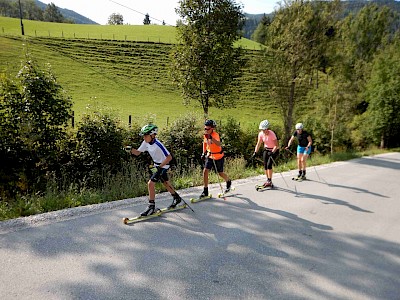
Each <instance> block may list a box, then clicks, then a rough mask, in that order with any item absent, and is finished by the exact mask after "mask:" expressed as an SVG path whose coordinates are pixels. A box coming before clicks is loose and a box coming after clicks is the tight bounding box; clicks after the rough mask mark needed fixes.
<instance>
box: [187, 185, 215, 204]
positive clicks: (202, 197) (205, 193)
mask: <svg viewBox="0 0 400 300" xmlns="http://www.w3.org/2000/svg"><path fill="white" fill-rule="evenodd" d="M210 198H212V195H211V194H209V193H208V188H204V190H203V192H202V193H201V195H200V197H199V198H191V199H190V202H192V203H196V202H200V201H203V200H207V199H210Z"/></svg>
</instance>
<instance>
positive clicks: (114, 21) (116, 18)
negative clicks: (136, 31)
mask: <svg viewBox="0 0 400 300" xmlns="http://www.w3.org/2000/svg"><path fill="white" fill-rule="evenodd" d="M107 24H108V25H123V24H124V17H123V16H122V15H121V14H118V13H112V14H111V15H110V16H109V17H108V22H107Z"/></svg>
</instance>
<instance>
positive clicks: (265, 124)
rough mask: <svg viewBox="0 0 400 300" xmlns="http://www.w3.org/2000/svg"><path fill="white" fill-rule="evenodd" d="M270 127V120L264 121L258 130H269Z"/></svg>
mask: <svg viewBox="0 0 400 300" xmlns="http://www.w3.org/2000/svg"><path fill="white" fill-rule="evenodd" d="M268 127H269V122H268V120H263V121H261V123H260V126H258V129H262V130H265V129H268Z"/></svg>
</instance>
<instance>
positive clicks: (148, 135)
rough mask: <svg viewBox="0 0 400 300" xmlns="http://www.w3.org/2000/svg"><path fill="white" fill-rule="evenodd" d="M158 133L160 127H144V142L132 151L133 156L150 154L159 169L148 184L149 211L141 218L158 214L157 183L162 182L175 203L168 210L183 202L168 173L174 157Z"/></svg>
mask: <svg viewBox="0 0 400 300" xmlns="http://www.w3.org/2000/svg"><path fill="white" fill-rule="evenodd" d="M157 133H158V127H157V126H156V125H154V124H148V125H145V126H143V128H142V129H141V131H140V135H141V136H143V142H142V144H141V145H140V146H139V148H138V149H133V148H132V149H131V151H130V152H131V154H134V155H136V156H137V155H140V153H142V152H145V151H147V152H149V154H150V156H151V158H152V159H153V162H154V167H155V168H156V169H157V171H155V172H154V173H153V174H152V175H151V177H150V180H149V181H148V183H147V187H148V190H149V205H148V207H147V209H146V210H145V211H144V212H142V213H141V214H140V215H141V216H148V215H151V214H154V213H155V212H156V210H157V209H156V205H155V197H156V190H155V183H156V182H159V181H161V182H162V184H163V185H164V186H165V188H166V189H167V190H168V192H170V193H171V195H172V197H173V201H172V203H171V205H170V206H169V207H168V208H175V207H176V205H177V204H178V203H180V202H181V201H182V199H181V197H180V196H179V195H178V193H177V192H176V191H175V189H174V188H173V187H172V185H171V184H170V183H169V179H168V174H167V171H168V169H169V162H170V161H171V160H172V155H171V154H170V153H169V151H168V150H167V148H165V146H164V145H163V143H161V142H160V141H159V140H158V139H157V138H156V135H157Z"/></svg>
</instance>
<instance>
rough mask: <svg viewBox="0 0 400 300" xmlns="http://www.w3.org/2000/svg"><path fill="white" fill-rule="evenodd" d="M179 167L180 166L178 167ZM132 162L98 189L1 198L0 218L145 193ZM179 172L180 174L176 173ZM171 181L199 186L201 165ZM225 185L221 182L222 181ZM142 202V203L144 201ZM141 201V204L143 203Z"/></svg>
mask: <svg viewBox="0 0 400 300" xmlns="http://www.w3.org/2000/svg"><path fill="white" fill-rule="evenodd" d="M393 151H395V152H400V149H392V151H389V150H381V149H378V148H371V149H368V150H365V151H360V152H343V153H336V154H334V155H322V154H319V153H315V154H313V156H312V158H311V159H310V160H308V167H312V166H317V165H321V164H328V163H331V162H335V161H346V160H350V159H354V158H359V157H363V156H370V155H376V154H380V153H387V152H393ZM178 168H179V167H178ZM296 169H297V162H296V159H295V158H290V159H289V160H287V161H286V162H280V163H278V165H277V166H275V167H274V173H275V174H274V176H275V177H276V176H277V173H280V172H286V171H292V170H296ZM137 170H138V169H137V165H135V163H134V162H133V163H129V164H127V165H126V166H125V168H124V169H123V171H122V172H121V173H118V174H116V175H113V176H111V175H110V174H108V175H107V174H105V175H104V176H106V177H105V178H109V179H108V181H107V182H106V184H105V185H104V186H103V187H101V188H99V189H97V190H94V189H85V188H81V189H78V188H77V187H76V186H69V187H67V188H66V189H65V190H59V189H58V188H57V187H56V184H55V182H50V184H49V186H48V189H47V191H46V192H45V193H43V194H42V195H40V194H39V195H38V194H33V195H30V196H18V197H16V199H15V200H14V201H13V202H9V203H5V202H0V221H2V220H8V219H13V218H18V217H24V216H29V215H35V214H40V213H45V212H50V211H56V210H60V209H65V208H72V207H78V206H84V205H90V204H98V203H104V202H110V201H114V200H116V199H128V198H134V197H139V196H144V195H147V193H148V192H147V180H148V179H147V177H146V174H143V173H139V172H138V171H137ZM225 170H226V173H227V174H228V175H229V177H230V178H231V179H233V180H236V179H242V178H248V177H253V176H258V175H262V174H264V169H263V166H262V165H261V164H258V165H257V166H255V167H248V166H247V164H246V160H245V159H243V158H241V157H239V158H228V159H227V160H226V164H225ZM177 174H179V176H177ZM209 180H210V183H218V180H221V179H218V177H217V175H216V174H215V173H214V172H212V173H211V174H210V177H209ZM171 182H172V184H173V186H174V187H175V188H176V189H177V190H180V189H184V188H189V187H193V186H202V184H203V177H202V168H201V166H192V167H190V168H186V169H185V170H183V169H177V170H175V171H172V173H171ZM221 183H222V184H223V187H225V184H224V182H221ZM165 191H166V190H165V188H164V187H163V186H162V185H161V184H157V185H156V192H157V193H160V192H165ZM144 204H145V203H144ZM144 204H143V205H144Z"/></svg>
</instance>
